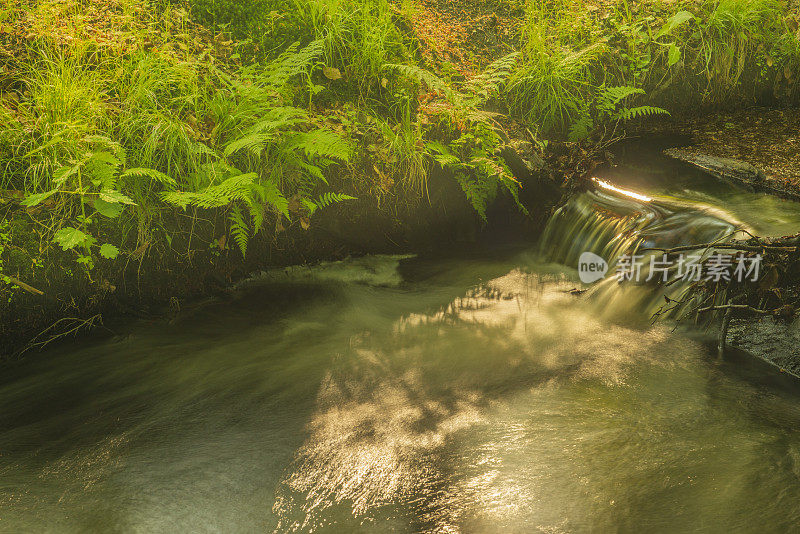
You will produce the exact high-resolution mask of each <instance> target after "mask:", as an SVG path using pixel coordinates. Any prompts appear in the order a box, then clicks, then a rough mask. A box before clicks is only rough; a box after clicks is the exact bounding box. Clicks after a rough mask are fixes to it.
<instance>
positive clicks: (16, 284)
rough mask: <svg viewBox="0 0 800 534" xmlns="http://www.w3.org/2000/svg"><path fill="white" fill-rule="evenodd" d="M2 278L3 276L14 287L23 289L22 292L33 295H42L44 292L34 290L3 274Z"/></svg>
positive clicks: (20, 281) (17, 279)
mask: <svg viewBox="0 0 800 534" xmlns="http://www.w3.org/2000/svg"><path fill="white" fill-rule="evenodd" d="M2 276H5V277H6V278H7V279H8V280H9V281H10V282H11V283H12V284H14V285H15V286H18V287H19V288H20V289H23V290H25V291H27V292H28V293H33V294H34V295H44V291H40V290H38V289H36V288H35V287H33V286H31V285H28V284H26V283H25V282H23V281H22V280H20V279H19V278H14V277H13V276H9V275H7V274H4V275H2Z"/></svg>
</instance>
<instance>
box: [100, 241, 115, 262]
mask: <svg viewBox="0 0 800 534" xmlns="http://www.w3.org/2000/svg"><path fill="white" fill-rule="evenodd" d="M100 255H101V256H103V257H104V258H106V259H109V260H113V259H114V258H116V257H117V256H119V249H118V248H117V247H115V246H114V245H111V244H109V243H105V244H103V245H101V246H100Z"/></svg>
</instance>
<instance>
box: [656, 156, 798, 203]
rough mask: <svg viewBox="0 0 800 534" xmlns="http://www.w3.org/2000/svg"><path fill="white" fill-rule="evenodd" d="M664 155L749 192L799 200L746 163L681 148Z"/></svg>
mask: <svg viewBox="0 0 800 534" xmlns="http://www.w3.org/2000/svg"><path fill="white" fill-rule="evenodd" d="M664 155H666V156H669V157H671V158H674V159H677V160H679V161H683V162H684V163H688V164H689V165H692V166H693V167H696V168H698V169H700V170H703V171H705V172H707V173H708V174H710V175H712V176H715V177H716V178H718V179H720V180H724V181H727V182H732V183H734V184H735V185H738V186H743V187H745V188H747V189H749V190H751V191H757V192H761V193H770V194H773V195H777V196H780V197H783V198H788V199H791V200H800V194H797V193H795V192H793V191H789V190H786V189H785V188H780V187H776V185H775V184H774V180H771V179H769V177H768V176H767V175H766V174H765V173H764V171H762V170H761V169H759V168H758V167H755V166H753V165H751V164H749V163H747V162H744V161H739V160H736V159H732V158H722V157H717V156H710V155H708V154H700V153H696V152H694V151H691V150H686V149H683V148H669V149H667V150H665V151H664Z"/></svg>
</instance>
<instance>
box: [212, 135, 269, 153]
mask: <svg viewBox="0 0 800 534" xmlns="http://www.w3.org/2000/svg"><path fill="white" fill-rule="evenodd" d="M273 140H275V135H274V134H271V133H260V134H250V135H245V136H244V137H240V138H239V139H236V140H235V141H231V142H230V143H228V144H227V145H225V150H224V151H223V153H224V154H225V156H226V157H227V156H231V155H233V154H235V153H236V152H239V151H240V150H247V151H248V152H250V153H252V154H255V155H258V154H259V153H261V151H262V150H264V148H265V147H266V145H267V143H268V142H269V141H273Z"/></svg>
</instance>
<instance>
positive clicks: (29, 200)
mask: <svg viewBox="0 0 800 534" xmlns="http://www.w3.org/2000/svg"><path fill="white" fill-rule="evenodd" d="M57 192H58V189H51V190H50V191H47V192H46V193H37V194H35V195H28V196H27V197H25V200H23V201H22V202H20V204H22V205H23V206H25V207H28V208H32V207H33V206H38V205H39V204H41V203H42V202H44V201H45V200H47V199H48V198H50V197H51V196H53V195H54V194H56V193H57Z"/></svg>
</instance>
